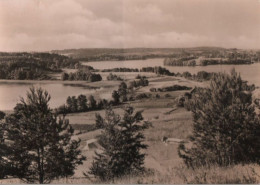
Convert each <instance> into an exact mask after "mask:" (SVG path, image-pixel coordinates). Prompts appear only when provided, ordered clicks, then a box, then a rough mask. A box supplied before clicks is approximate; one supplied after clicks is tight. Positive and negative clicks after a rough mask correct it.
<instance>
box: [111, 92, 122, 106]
mask: <svg viewBox="0 0 260 185" xmlns="http://www.w3.org/2000/svg"><path fill="white" fill-rule="evenodd" d="M112 98H113V103H114V105H117V104H119V102H120V95H119V94H118V91H115V90H114V91H113V93H112Z"/></svg>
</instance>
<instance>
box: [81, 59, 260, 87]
mask: <svg viewBox="0 0 260 185" xmlns="http://www.w3.org/2000/svg"><path fill="white" fill-rule="evenodd" d="M82 63H83V64H86V65H90V66H92V67H94V68H96V69H112V68H116V67H118V68H120V67H126V68H138V69H141V68H142V67H149V66H150V67H155V66H162V67H166V68H167V69H169V70H170V71H171V72H174V73H177V72H180V73H182V72H184V71H189V72H190V73H191V74H194V73H197V72H198V71H207V72H230V71H231V69H232V68H235V69H236V71H237V72H239V73H240V74H241V76H242V78H243V79H244V80H247V81H248V82H250V83H254V84H255V85H257V86H260V63H255V64H251V65H209V66H196V67H188V66H183V67H181V66H180V67H179V66H164V65H163V59H162V58H157V59H148V60H128V61H102V62H82Z"/></svg>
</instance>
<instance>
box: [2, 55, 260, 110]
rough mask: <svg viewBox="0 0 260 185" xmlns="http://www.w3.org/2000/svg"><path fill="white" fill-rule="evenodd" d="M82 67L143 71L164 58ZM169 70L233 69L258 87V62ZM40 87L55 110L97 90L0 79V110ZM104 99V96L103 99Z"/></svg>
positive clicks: (6, 108) (69, 85)
mask: <svg viewBox="0 0 260 185" xmlns="http://www.w3.org/2000/svg"><path fill="white" fill-rule="evenodd" d="M82 63H83V64H86V65H90V66H93V67H94V68H96V69H111V68H116V67H126V68H138V69H140V68H142V67H149V66H151V67H155V66H163V59H148V60H129V61H101V62H82ZM163 67H166V68H167V69H169V70H170V71H171V72H174V73H177V72H180V73H182V72H184V71H189V72H190V73H192V74H194V73H197V72H198V71H202V70H204V71H208V72H223V71H225V72H230V71H231V69H232V68H235V69H236V70H237V71H238V72H239V73H240V74H241V76H242V78H243V79H244V80H247V81H248V82H249V83H254V84H255V85H257V86H260V80H259V79H260V78H259V77H260V63H256V64H252V65H211V66H196V67H177V66H176V67H175V66H163ZM33 85H34V86H36V87H42V88H43V89H46V90H47V91H48V92H49V93H50V94H51V96H52V99H51V101H50V106H51V107H52V108H56V107H57V106H59V105H62V104H64V103H65V101H66V99H67V97H68V96H77V95H79V94H86V95H88V94H95V92H96V91H97V90H93V89H88V88H87V87H86V86H84V85H83V86H80V85H75V84H74V85H73V84H63V83H60V82H53V81H51V82H48V83H44V82H40V81H34V82H28V83H26V82H24V81H19V82H17V81H15V82H14V81H6V80H2V81H1V80H0V110H12V109H13V108H14V106H15V105H16V103H17V102H18V101H19V100H20V97H25V95H26V91H28V89H29V88H30V87H32V86H33ZM107 96H111V93H110V94H109V92H107ZM102 98H106V96H105V94H104V97H102Z"/></svg>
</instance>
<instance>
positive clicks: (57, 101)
mask: <svg viewBox="0 0 260 185" xmlns="http://www.w3.org/2000/svg"><path fill="white" fill-rule="evenodd" d="M32 86H35V87H41V88H43V89H45V90H47V91H48V92H49V93H50V95H51V101H50V106H51V107H52V108H56V107H57V106H59V105H62V104H64V103H65V101H66V99H67V97H68V96H78V95H79V94H86V95H88V94H93V93H95V92H96V90H97V89H96V88H93V87H90V86H87V85H84V84H62V83H58V82H57V83H55V82H50V83H41V82H32V83H28V82H23V81H22V82H12V81H0V110H11V109H13V108H14V106H15V105H16V103H17V102H18V101H19V100H20V98H21V97H25V96H26V92H27V91H28V90H29V88H30V87H32Z"/></svg>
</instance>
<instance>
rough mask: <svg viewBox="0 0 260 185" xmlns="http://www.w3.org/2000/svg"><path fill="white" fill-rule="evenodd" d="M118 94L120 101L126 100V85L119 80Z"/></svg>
mask: <svg viewBox="0 0 260 185" xmlns="http://www.w3.org/2000/svg"><path fill="white" fill-rule="evenodd" d="M118 94H119V96H120V101H121V102H125V101H127V85H126V83H125V82H121V84H120V85H119V88H118Z"/></svg>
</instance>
